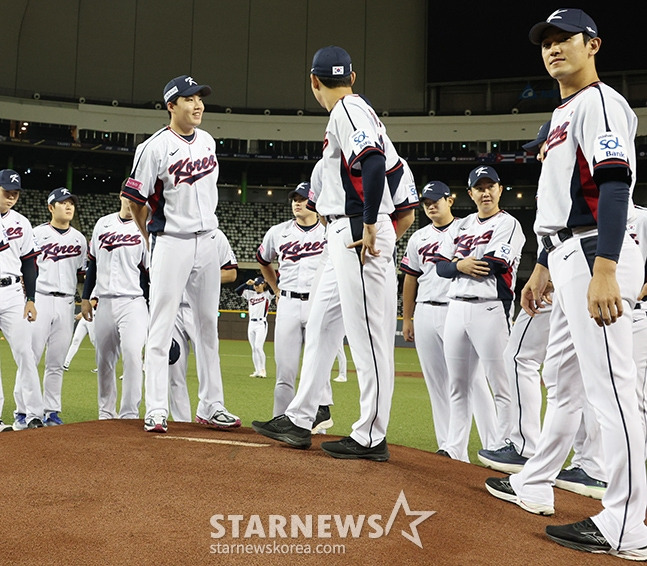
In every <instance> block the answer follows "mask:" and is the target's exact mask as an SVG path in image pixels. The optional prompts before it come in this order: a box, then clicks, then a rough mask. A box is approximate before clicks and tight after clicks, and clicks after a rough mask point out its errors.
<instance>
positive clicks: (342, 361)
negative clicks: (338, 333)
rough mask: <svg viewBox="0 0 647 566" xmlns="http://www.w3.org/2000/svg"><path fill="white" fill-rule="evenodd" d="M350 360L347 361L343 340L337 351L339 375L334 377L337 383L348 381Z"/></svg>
mask: <svg viewBox="0 0 647 566" xmlns="http://www.w3.org/2000/svg"><path fill="white" fill-rule="evenodd" d="M347 374H348V362H347V361H346V350H345V348H344V341H343V340H342V343H341V346H339V351H338V352H337V377H336V378H335V379H333V381H336V382H337V383H346V382H347V381H348V376H347Z"/></svg>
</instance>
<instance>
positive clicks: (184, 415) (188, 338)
mask: <svg viewBox="0 0 647 566" xmlns="http://www.w3.org/2000/svg"><path fill="white" fill-rule="evenodd" d="M215 233H216V240H218V244H219V256H220V263H221V274H220V280H221V282H222V283H223V284H224V283H233V282H234V281H235V280H236V276H237V273H238V261H237V260H236V256H235V255H234V252H233V250H232V249H231V245H230V244H229V240H228V239H227V236H225V234H224V232H222V230H220V229H219V228H217V229H216V230H215ZM213 300H214V301H216V302H220V297H219V296H218V297H213ZM190 342H191V343H193V344H195V323H194V322H193V313H192V312H191V307H190V306H189V302H188V300H187V297H186V293H185V294H183V295H182V302H181V303H180V310H179V311H178V313H177V318H176V319H175V327H174V328H173V341H172V343H171V349H170V351H169V394H170V395H169V404H170V409H171V416H172V417H173V420H174V421H176V422H191V401H190V399H189V392H188V389H187V384H186V370H187V365H188V362H189V347H190V346H189V343H190ZM213 363H214V364H217V365H218V371H220V359H217V360H214V361H213ZM201 394H202V391H201V390H200V389H198V397H200V395H201Z"/></svg>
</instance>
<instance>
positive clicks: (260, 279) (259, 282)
mask: <svg viewBox="0 0 647 566" xmlns="http://www.w3.org/2000/svg"><path fill="white" fill-rule="evenodd" d="M263 283H265V279H263V278H262V277H257V278H256V279H254V285H262V284H263Z"/></svg>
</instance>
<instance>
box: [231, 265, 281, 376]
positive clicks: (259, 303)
mask: <svg viewBox="0 0 647 566" xmlns="http://www.w3.org/2000/svg"><path fill="white" fill-rule="evenodd" d="M236 293H238V294H239V295H240V296H241V297H242V298H243V299H245V300H246V301H247V313H248V315H249V322H248V323H247V339H248V340H249V344H250V346H251V347H252V362H253V363H254V372H253V373H251V374H250V375H249V377H267V372H266V370H265V350H263V346H264V345H265V338H266V337H267V312H268V311H269V309H270V303H271V302H272V293H271V292H270V291H268V285H267V283H266V282H265V280H264V279H263V278H262V277H257V278H256V279H248V280H247V281H246V282H245V283H243V284H242V285H239V286H238V287H236Z"/></svg>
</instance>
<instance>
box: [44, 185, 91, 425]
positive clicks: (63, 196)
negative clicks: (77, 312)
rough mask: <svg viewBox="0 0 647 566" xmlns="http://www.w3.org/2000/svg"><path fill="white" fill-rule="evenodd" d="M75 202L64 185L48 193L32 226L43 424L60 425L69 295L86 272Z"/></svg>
mask: <svg viewBox="0 0 647 566" xmlns="http://www.w3.org/2000/svg"><path fill="white" fill-rule="evenodd" d="M78 204H79V199H78V197H77V196H76V195H73V194H72V193H70V191H69V190H68V189H66V188H64V187H61V188H58V189H54V190H53V191H52V192H50V193H49V196H48V197H47V208H48V210H49V212H50V214H51V220H50V221H49V222H48V223H46V224H41V225H40V226H37V227H36V228H35V229H34V238H35V240H36V244H37V246H38V247H39V248H40V254H39V255H38V260H37V261H38V279H37V280H36V302H37V304H38V318H37V319H36V320H35V321H34V325H33V328H32V342H31V343H32V349H33V351H34V356H35V359H36V364H38V363H39V362H40V359H41V357H42V355H43V351H44V350H46V353H45V374H44V376H43V404H44V408H45V420H44V424H45V426H55V425H61V424H63V421H62V420H61V417H60V415H59V413H60V411H61V391H62V388H63V365H64V363H65V352H66V348H67V346H68V344H69V343H70V340H71V339H72V334H73V332H74V296H75V295H76V285H77V282H78V280H79V278H82V277H83V275H84V274H85V266H86V260H87V252H88V244H87V241H86V239H85V236H84V235H83V234H81V232H79V231H78V230H77V229H76V228H73V227H72V226H71V225H70V222H71V221H72V219H73V218H74V212H75V210H76V207H77V206H78Z"/></svg>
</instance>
